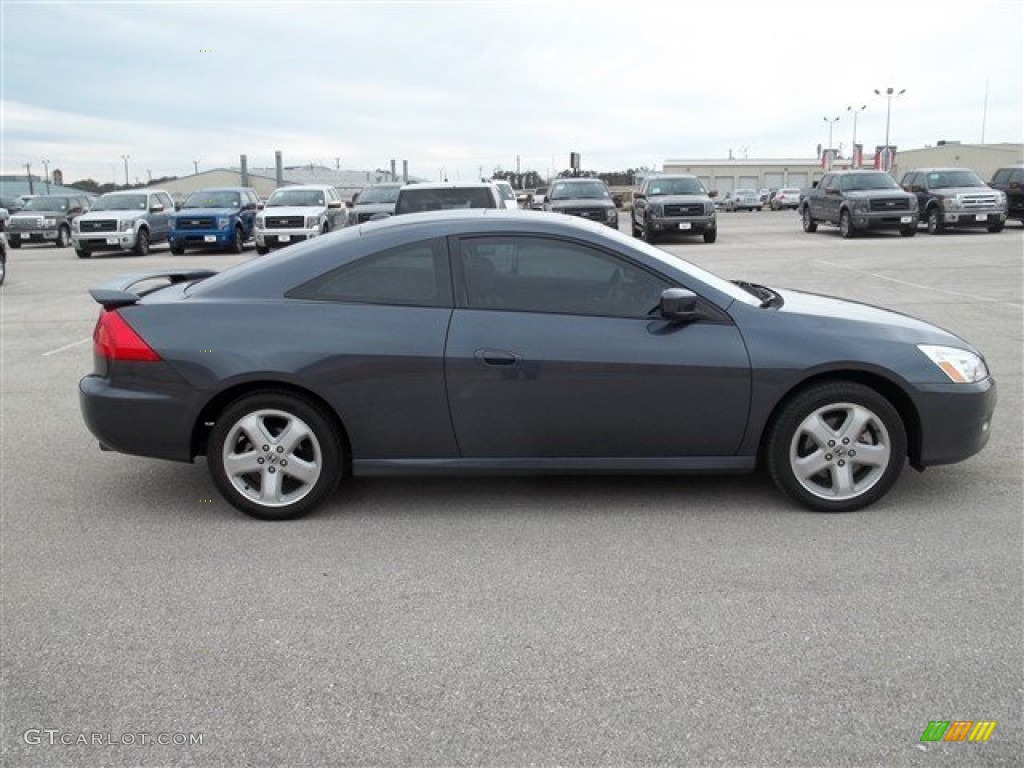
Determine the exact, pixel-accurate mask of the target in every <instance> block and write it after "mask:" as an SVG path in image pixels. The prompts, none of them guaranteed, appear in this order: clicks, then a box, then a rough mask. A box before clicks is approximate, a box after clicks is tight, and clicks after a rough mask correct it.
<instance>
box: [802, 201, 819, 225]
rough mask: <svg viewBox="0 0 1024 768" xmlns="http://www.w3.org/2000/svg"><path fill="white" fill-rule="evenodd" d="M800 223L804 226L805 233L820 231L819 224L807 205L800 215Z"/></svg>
mask: <svg viewBox="0 0 1024 768" xmlns="http://www.w3.org/2000/svg"><path fill="white" fill-rule="evenodd" d="M800 223H801V224H802V225H803V228H804V232H817V231H818V222H816V221H815V220H814V217H813V216H811V209H810V208H809V207H808V206H806V205H805V206H804V209H803V211H801V213H800Z"/></svg>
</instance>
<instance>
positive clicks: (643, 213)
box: [630, 174, 718, 243]
mask: <svg viewBox="0 0 1024 768" xmlns="http://www.w3.org/2000/svg"><path fill="white" fill-rule="evenodd" d="M630 216H631V229H632V232H633V237H642V238H643V239H644V240H646V241H647V242H648V243H653V242H654V241H655V239H656V238H658V237H660V236H662V235H670V234H676V235H702V236H703V238H704V242H705V243H713V242H715V240H716V239H717V237H718V220H717V218H716V216H715V204H714V203H713V202H712V200H711V198H710V197H709V196H708V192H707V190H706V189H704V185H703V184H701V183H700V179H698V178H697V177H696V176H690V175H686V174H680V175H676V176H651V177H648V178H646V179H644V180H643V182H642V183H641V185H640V188H639V189H638V190H636V192H634V193H633V211H632V213H631V214H630Z"/></svg>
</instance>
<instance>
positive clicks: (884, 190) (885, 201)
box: [800, 171, 918, 238]
mask: <svg viewBox="0 0 1024 768" xmlns="http://www.w3.org/2000/svg"><path fill="white" fill-rule="evenodd" d="M917 217H918V212H917V198H916V197H915V196H914V195H912V194H910V193H909V192H904V191H903V190H902V189H900V186H899V184H897V183H896V180H895V179H893V177H892V176H890V175H889V174H888V173H886V172H885V171H833V172H830V173H826V174H825V175H824V176H823V177H822V179H821V182H820V183H819V184H818V186H817V187H815V188H814V189H811V190H810V191H808V193H807V195H806V196H805V197H804V199H803V200H802V201H801V202H800V218H801V220H802V222H803V228H804V232H816V231H817V229H818V225H819V224H834V225H836V226H838V227H839V233H840V234H841V235H842V236H843V237H845V238H850V237H854V236H856V235H857V234H858V233H860V232H866V231H868V230H877V229H895V230H898V231H899V233H900V234H901V235H903V237H913V236H914V235H915V234H917Z"/></svg>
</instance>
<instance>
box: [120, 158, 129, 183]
mask: <svg viewBox="0 0 1024 768" xmlns="http://www.w3.org/2000/svg"><path fill="white" fill-rule="evenodd" d="M129 157H131V155H121V159H122V160H124V185H125V186H126V187H127V186H128V183H129V182H128V158H129Z"/></svg>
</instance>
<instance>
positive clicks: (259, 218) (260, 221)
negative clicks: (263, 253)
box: [254, 216, 263, 229]
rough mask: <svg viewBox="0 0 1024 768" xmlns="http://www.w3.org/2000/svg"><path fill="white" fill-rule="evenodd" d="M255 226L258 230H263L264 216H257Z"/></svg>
mask: <svg viewBox="0 0 1024 768" xmlns="http://www.w3.org/2000/svg"><path fill="white" fill-rule="evenodd" d="M254 226H255V227H256V228H257V229H263V217H262V216H257V217H256V224H255V225H254Z"/></svg>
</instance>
